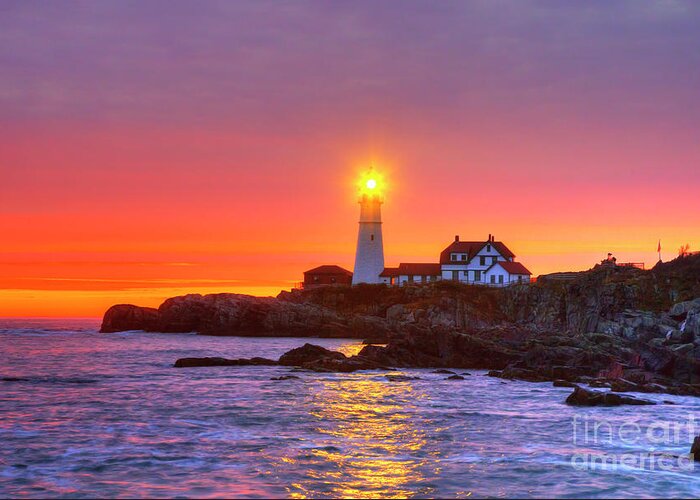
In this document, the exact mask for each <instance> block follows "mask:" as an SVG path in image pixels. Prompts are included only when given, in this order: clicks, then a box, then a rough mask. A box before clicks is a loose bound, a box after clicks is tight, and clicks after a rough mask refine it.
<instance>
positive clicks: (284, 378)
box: [270, 375, 299, 380]
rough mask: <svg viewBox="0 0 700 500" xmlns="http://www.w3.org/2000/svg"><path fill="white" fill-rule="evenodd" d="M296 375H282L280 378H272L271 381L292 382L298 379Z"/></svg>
mask: <svg viewBox="0 0 700 500" xmlns="http://www.w3.org/2000/svg"><path fill="white" fill-rule="evenodd" d="M298 378H299V377H297V376H296V375H282V376H280V377H272V378H271V379H270V380H292V379H298Z"/></svg>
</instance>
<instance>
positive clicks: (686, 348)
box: [671, 344, 695, 356]
mask: <svg viewBox="0 0 700 500" xmlns="http://www.w3.org/2000/svg"><path fill="white" fill-rule="evenodd" d="M694 348H695V345H694V344H679V345H674V346H671V350H672V351H673V352H674V353H676V354H678V355H679V356H682V355H684V354H688V353H689V352H691V351H692V350H693V349H694Z"/></svg>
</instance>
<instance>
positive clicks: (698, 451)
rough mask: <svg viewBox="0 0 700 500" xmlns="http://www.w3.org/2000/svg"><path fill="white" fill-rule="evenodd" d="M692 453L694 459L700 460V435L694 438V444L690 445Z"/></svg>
mask: <svg viewBox="0 0 700 500" xmlns="http://www.w3.org/2000/svg"><path fill="white" fill-rule="evenodd" d="M690 454H691V455H692V456H693V460H695V461H696V462H700V436H696V437H695V439H694V440H693V445H692V446H691V447H690Z"/></svg>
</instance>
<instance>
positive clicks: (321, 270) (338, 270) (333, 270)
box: [304, 265, 352, 276]
mask: <svg viewBox="0 0 700 500" xmlns="http://www.w3.org/2000/svg"><path fill="white" fill-rule="evenodd" d="M304 274H344V275H346V276H352V273H351V272H350V271H348V270H347V269H343V268H342V267H340V266H334V265H326V266H319V267H314V268H313V269H309V270H308V271H304Z"/></svg>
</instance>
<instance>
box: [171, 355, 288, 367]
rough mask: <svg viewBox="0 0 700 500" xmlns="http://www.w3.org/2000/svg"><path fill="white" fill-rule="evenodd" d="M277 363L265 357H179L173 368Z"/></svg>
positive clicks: (268, 364) (269, 364) (272, 364)
mask: <svg viewBox="0 0 700 500" xmlns="http://www.w3.org/2000/svg"><path fill="white" fill-rule="evenodd" d="M278 364H279V363H278V362H277V361H273V360H271V359H266V358H251V359H226V358H216V357H213V358H180V359H178V360H177V361H175V368H195V367H204V366H275V365H278Z"/></svg>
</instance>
